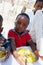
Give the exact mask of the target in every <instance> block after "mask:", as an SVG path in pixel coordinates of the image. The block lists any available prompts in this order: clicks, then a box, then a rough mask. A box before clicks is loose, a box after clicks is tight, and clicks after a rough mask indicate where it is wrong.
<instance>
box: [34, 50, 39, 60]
mask: <svg viewBox="0 0 43 65" xmlns="http://www.w3.org/2000/svg"><path fill="white" fill-rule="evenodd" d="M34 54H35V55H36V61H37V60H38V59H39V52H38V50H35V52H34Z"/></svg>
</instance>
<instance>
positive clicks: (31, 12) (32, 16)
mask: <svg viewBox="0 0 43 65" xmlns="http://www.w3.org/2000/svg"><path fill="white" fill-rule="evenodd" d="M25 13H26V14H28V16H29V18H30V23H29V25H28V27H27V30H30V29H31V27H32V24H33V19H34V12H33V10H30V9H29V10H28V11H26V12H25Z"/></svg>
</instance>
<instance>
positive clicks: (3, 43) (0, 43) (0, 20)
mask: <svg viewBox="0 0 43 65" xmlns="http://www.w3.org/2000/svg"><path fill="white" fill-rule="evenodd" d="M2 23H3V17H2V16H1V15H0V50H1V49H2V48H3V47H4V49H5V50H6V56H5V58H3V59H2V61H5V60H6V59H7V58H8V57H9V55H10V44H9V42H8V40H6V39H5V38H4V37H3V35H2V34H1V32H2V31H3V28H2Z"/></svg>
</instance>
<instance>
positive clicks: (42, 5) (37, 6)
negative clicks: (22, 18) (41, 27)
mask: <svg viewBox="0 0 43 65" xmlns="http://www.w3.org/2000/svg"><path fill="white" fill-rule="evenodd" d="M34 8H35V9H34V13H36V11H37V10H41V9H42V8H43V2H40V1H39V2H37V3H35V5H34Z"/></svg>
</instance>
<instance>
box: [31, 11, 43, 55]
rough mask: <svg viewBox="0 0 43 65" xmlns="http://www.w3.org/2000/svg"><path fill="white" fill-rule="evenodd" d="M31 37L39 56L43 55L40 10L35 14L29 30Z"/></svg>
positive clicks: (42, 21)
mask: <svg viewBox="0 0 43 65" xmlns="http://www.w3.org/2000/svg"><path fill="white" fill-rule="evenodd" d="M30 34H31V37H32V39H33V41H34V42H36V44H37V49H38V50H39V53H40V55H43V13H42V10H39V11H37V12H36V14H35V16H34V20H33V26H32V28H31V30H30Z"/></svg>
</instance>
